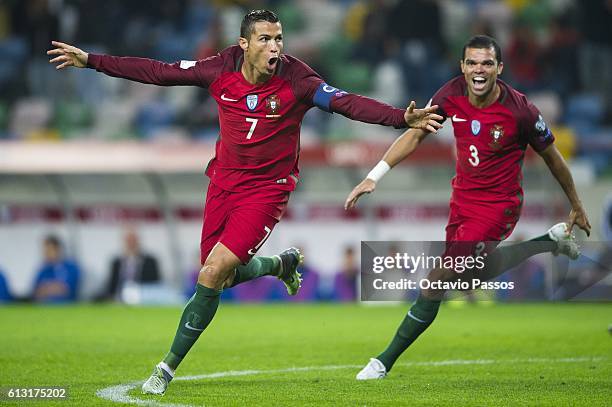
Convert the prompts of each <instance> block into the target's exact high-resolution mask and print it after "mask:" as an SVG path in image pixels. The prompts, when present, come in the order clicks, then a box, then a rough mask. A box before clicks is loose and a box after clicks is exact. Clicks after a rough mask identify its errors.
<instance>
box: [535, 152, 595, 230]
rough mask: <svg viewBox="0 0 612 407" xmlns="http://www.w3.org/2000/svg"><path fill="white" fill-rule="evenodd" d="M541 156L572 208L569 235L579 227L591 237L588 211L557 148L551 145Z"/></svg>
mask: <svg viewBox="0 0 612 407" xmlns="http://www.w3.org/2000/svg"><path fill="white" fill-rule="evenodd" d="M539 154H540V156H541V157H542V158H543V159H544V162H545V163H546V165H547V166H548V168H549V169H550V172H551V173H552V174H553V175H554V177H555V178H556V179H557V181H558V182H559V185H561V188H563V191H564V192H565V195H566V196H567V199H568V200H569V202H570V205H571V206H572V210H571V211H570V214H569V222H568V223H569V229H568V233H571V231H572V228H573V227H574V225H578V227H579V228H580V229H582V230H584V231H585V232H586V234H587V236H590V235H591V224H590V223H589V218H588V217H587V214H586V211H585V210H584V207H583V206H582V202H581V201H580V198H578V193H577V192H576V187H575V185H574V179H573V178H572V174H571V172H570V170H569V168H568V167H567V164H566V163H565V160H564V159H563V157H562V156H561V153H559V150H557V147H556V146H555V145H554V144H551V145H549V146H548V147H546V149H544V150H543V151H541V152H540V153H539Z"/></svg>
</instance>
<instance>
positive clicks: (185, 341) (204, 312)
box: [164, 283, 221, 370]
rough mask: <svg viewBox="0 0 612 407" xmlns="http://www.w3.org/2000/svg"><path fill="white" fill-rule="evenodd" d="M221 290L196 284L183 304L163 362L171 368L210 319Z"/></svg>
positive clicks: (179, 361)
mask: <svg viewBox="0 0 612 407" xmlns="http://www.w3.org/2000/svg"><path fill="white" fill-rule="evenodd" d="M220 294H221V291H219V290H214V289H212V288H208V287H204V286H203V285H201V284H199V283H198V284H196V292H195V294H194V295H193V297H191V299H190V300H189V301H188V302H187V305H185V309H183V315H182V316H181V320H180V322H179V326H178V329H177V330H176V335H175V336H174V341H173V342H172V347H171V348H170V352H168V354H167V355H166V357H165V358H164V362H166V363H167V364H168V366H170V367H171V368H172V369H173V370H174V369H176V368H177V367H178V365H179V364H180V363H181V361H182V360H183V358H184V357H185V355H187V352H189V349H191V347H192V346H193V344H194V343H195V342H196V341H197V340H198V338H199V337H200V334H201V333H202V332H203V331H204V330H205V329H206V327H207V326H208V324H209V323H210V321H212V319H213V317H214V316H215V312H217V308H218V307H219V295H220Z"/></svg>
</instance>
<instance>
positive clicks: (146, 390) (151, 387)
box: [142, 363, 174, 396]
mask: <svg viewBox="0 0 612 407" xmlns="http://www.w3.org/2000/svg"><path fill="white" fill-rule="evenodd" d="M173 377H174V376H173V375H172V374H171V373H170V372H168V371H166V370H165V369H164V368H162V367H161V363H160V364H157V366H155V368H154V369H153V373H152V374H151V377H149V378H148V379H147V381H146V382H144V383H143V385H142V394H156V395H158V396H163V395H164V393H165V392H166V389H167V388H168V384H169V383H170V381H172V378H173Z"/></svg>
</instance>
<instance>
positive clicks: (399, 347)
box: [376, 295, 440, 372]
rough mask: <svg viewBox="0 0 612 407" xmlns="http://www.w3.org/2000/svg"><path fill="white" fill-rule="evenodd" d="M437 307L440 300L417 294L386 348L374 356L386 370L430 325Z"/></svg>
mask: <svg viewBox="0 0 612 407" xmlns="http://www.w3.org/2000/svg"><path fill="white" fill-rule="evenodd" d="M439 308H440V301H434V300H429V299H427V298H425V297H423V296H422V295H419V298H417V300H416V302H415V303H414V304H413V305H412V307H411V308H410V311H408V314H407V315H406V317H405V318H404V320H403V321H402V323H401V324H400V326H399V328H397V332H396V333H395V336H394V337H393V340H391V343H390V344H389V346H387V349H385V351H384V352H383V353H381V354H380V355H378V356H377V357H376V359H378V360H380V361H381V362H382V364H383V365H385V367H386V368H387V372H389V371H390V370H391V368H392V367H393V364H394V363H395V361H396V360H397V358H399V357H400V355H401V354H402V353H403V352H404V351H405V350H406V349H407V348H408V347H409V346H410V345H411V344H412V342H414V341H415V340H416V338H418V337H419V335H420V334H421V333H423V332H424V331H425V330H426V329H427V327H428V326H429V325H431V323H432V322H433V320H434V319H435V318H436V315H437V314H438V309H439Z"/></svg>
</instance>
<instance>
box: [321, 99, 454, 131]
mask: <svg viewBox="0 0 612 407" xmlns="http://www.w3.org/2000/svg"><path fill="white" fill-rule="evenodd" d="M315 100H316V99H315ZM330 107H331V111H333V112H336V113H340V114H341V115H343V116H345V117H348V118H349V119H352V120H359V121H361V122H365V123H374V124H382V125H385V126H393V127H396V128H406V127H410V128H415V129H422V130H425V131H428V132H436V131H437V130H438V129H439V128H441V127H442V124H441V123H440V121H442V120H443V118H442V116H440V115H438V114H437V113H436V112H437V110H438V106H437V105H436V106H430V107H426V108H424V109H416V103H415V102H414V101H412V102H410V105H409V106H408V108H407V109H406V110H402V109H397V108H395V107H393V106H390V105H387V104H385V103H381V102H379V101H377V100H375V99H372V98H369V97H366V96H360V95H355V94H351V93H346V92H343V93H340V94H339V96H337V97H335V98H333V99H331V103H330Z"/></svg>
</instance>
